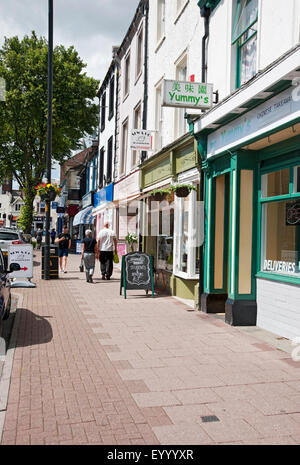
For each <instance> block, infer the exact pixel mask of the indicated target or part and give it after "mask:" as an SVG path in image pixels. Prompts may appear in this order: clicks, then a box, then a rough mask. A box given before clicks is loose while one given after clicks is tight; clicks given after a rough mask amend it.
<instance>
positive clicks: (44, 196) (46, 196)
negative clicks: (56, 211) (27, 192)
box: [40, 191, 57, 202]
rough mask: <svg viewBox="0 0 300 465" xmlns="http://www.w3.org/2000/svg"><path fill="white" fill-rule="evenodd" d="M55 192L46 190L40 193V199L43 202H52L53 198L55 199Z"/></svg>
mask: <svg viewBox="0 0 300 465" xmlns="http://www.w3.org/2000/svg"><path fill="white" fill-rule="evenodd" d="M56 195H57V194H56V192H55V191H52V192H48V194H40V197H41V200H42V201H43V202H47V201H49V202H53V200H55V198H56Z"/></svg>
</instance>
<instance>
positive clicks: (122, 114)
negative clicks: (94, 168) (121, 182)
mask: <svg viewBox="0 0 300 465" xmlns="http://www.w3.org/2000/svg"><path fill="white" fill-rule="evenodd" d="M141 27H142V28H143V46H142V50H143V55H142V72H141V74H140V75H139V76H138V77H137V76H136V62H137V38H138V34H139V32H140V31H141ZM144 40H145V17H142V18H141V20H140V21H139V22H138V23H137V24H136V27H135V33H134V36H133V38H132V40H131V41H130V42H129V43H128V45H127V47H126V52H125V54H124V55H123V56H122V59H121V64H120V74H119V96H118V99H119V100H118V101H119V111H118V125H119V136H118V138H119V141H118V147H117V166H116V170H115V173H116V178H115V180H118V179H120V178H121V177H124V176H126V175H128V174H129V173H130V172H131V171H133V170H134V169H136V167H134V166H133V165H132V150H131V149H130V133H131V130H132V129H137V128H134V109H135V108H136V107H137V105H138V104H139V103H141V118H143V107H144ZM128 53H130V69H129V75H130V77H129V93H128V95H127V96H126V97H125V98H124V79H125V62H126V57H127V56H128ZM126 119H127V120H128V141H127V156H126V160H125V172H124V173H121V172H120V161H121V156H122V125H123V123H124V122H125V121H126Z"/></svg>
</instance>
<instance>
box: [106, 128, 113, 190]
mask: <svg viewBox="0 0 300 465" xmlns="http://www.w3.org/2000/svg"><path fill="white" fill-rule="evenodd" d="M112 164H113V137H110V139H109V140H108V143H107V171H106V183H107V184H109V183H110V182H111V181H112Z"/></svg>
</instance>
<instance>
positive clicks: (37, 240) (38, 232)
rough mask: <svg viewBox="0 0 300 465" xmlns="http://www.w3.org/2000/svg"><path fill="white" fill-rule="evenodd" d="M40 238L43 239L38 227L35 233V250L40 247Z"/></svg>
mask: <svg viewBox="0 0 300 465" xmlns="http://www.w3.org/2000/svg"><path fill="white" fill-rule="evenodd" d="M42 240H43V231H42V230H41V228H38V230H37V233H36V248H37V250H39V249H40V248H41V244H42Z"/></svg>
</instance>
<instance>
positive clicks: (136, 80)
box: [134, 70, 142, 86]
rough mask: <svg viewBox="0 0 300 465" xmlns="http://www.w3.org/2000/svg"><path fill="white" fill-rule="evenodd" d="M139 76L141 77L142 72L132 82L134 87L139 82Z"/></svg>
mask: <svg viewBox="0 0 300 465" xmlns="http://www.w3.org/2000/svg"><path fill="white" fill-rule="evenodd" d="M141 75H142V70H141V71H140V72H139V73H138V74H137V75H136V78H135V81H134V85H135V86H136V84H137V82H138V81H139V79H140V77H141Z"/></svg>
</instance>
